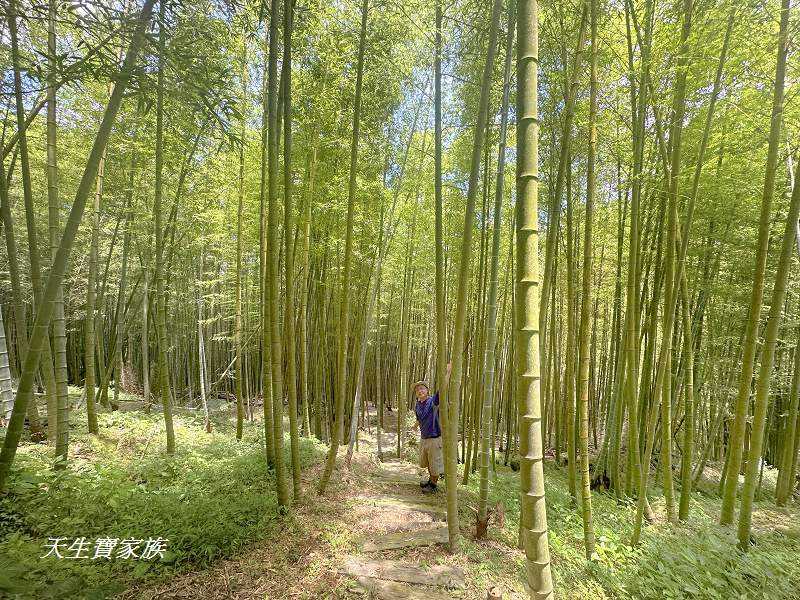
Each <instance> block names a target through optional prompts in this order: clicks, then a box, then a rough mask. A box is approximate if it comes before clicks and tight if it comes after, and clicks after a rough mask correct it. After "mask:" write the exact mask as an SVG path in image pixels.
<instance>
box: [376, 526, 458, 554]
mask: <svg viewBox="0 0 800 600" xmlns="http://www.w3.org/2000/svg"><path fill="white" fill-rule="evenodd" d="M448 541H449V538H448V536H447V526H446V525H444V526H441V527H434V528H428V529H417V530H414V531H398V532H396V533H387V534H384V535H379V536H376V537H373V538H371V539H368V540H365V541H364V542H363V546H362V550H363V551H364V552H380V551H382V550H396V549H398V548H412V547H418V546H433V545H435V544H446V543H447V542H448Z"/></svg>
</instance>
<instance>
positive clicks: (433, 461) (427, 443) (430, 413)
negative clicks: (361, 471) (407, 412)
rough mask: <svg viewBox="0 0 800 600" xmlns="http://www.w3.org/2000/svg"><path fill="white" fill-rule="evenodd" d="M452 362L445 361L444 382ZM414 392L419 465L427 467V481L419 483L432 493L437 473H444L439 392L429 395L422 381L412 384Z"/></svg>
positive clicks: (425, 384) (437, 479) (424, 490)
mask: <svg viewBox="0 0 800 600" xmlns="http://www.w3.org/2000/svg"><path fill="white" fill-rule="evenodd" d="M452 368H453V365H452V363H447V372H446V374H445V383H446V382H447V381H448V380H449V379H450V370H451V369H452ZM414 394H415V395H416V397H417V403H416V406H414V412H415V413H416V415H417V427H419V433H420V437H421V438H422V439H421V440H420V444H419V466H420V467H422V468H423V469H428V475H429V477H428V481H426V482H425V483H421V484H420V485H421V486H422V491H423V492H425V493H427V494H432V493H433V492H435V491H436V489H437V488H436V482H437V481H439V475H441V474H442V473H444V460H443V458H442V428H441V425H440V424H439V392H436V393H435V394H434V395H433V396H431V395H430V388H429V387H428V384H427V383H425V382H424V381H418V382H417V383H415V384H414Z"/></svg>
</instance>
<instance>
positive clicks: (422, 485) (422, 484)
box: [419, 479, 431, 488]
mask: <svg viewBox="0 0 800 600" xmlns="http://www.w3.org/2000/svg"><path fill="white" fill-rule="evenodd" d="M430 484H431V480H430V479H428V481H420V482H419V487H421V488H424V487H425V486H426V485H430Z"/></svg>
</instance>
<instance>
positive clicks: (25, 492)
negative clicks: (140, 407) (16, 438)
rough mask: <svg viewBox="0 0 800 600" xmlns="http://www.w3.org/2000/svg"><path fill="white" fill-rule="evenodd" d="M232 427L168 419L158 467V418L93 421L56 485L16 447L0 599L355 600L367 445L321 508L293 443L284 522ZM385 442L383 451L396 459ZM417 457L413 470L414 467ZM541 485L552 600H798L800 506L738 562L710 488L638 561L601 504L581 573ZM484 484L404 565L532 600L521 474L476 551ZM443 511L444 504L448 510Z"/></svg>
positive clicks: (608, 505)
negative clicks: (142, 554) (62, 552)
mask: <svg viewBox="0 0 800 600" xmlns="http://www.w3.org/2000/svg"><path fill="white" fill-rule="evenodd" d="M75 420H76V421H77V420H78V417H77V416H76V419H75ZM228 421H229V419H228V416H227V415H224V416H220V418H219V419H217V420H216V422H215V427H214V433H212V434H205V433H203V432H202V422H201V421H200V420H198V419H196V418H193V417H183V416H180V417H179V416H176V417H175V425H176V435H177V453H176V455H175V456H174V457H172V458H167V457H166V455H165V453H164V443H165V442H164V432H163V424H162V418H161V416H160V414H158V413H154V414H152V415H145V414H142V413H113V414H103V415H100V424H101V436H100V437H94V436H91V437H90V436H88V435H86V432H85V430H83V431H78V432H77V433H74V435H73V440H72V442H71V463H70V468H69V469H68V470H67V471H62V472H54V471H52V470H51V469H50V462H51V460H52V451H51V450H50V449H48V448H47V447H46V446H44V445H41V444H25V445H23V446H22V447H21V449H20V452H19V455H18V462H17V463H16V465H15V471H14V477H13V480H12V484H11V493H10V494H9V495H7V496H5V497H4V498H2V499H0V528H1V529H0V530H2V531H3V534H2V536H3V537H0V597H6V596H9V597H12V598H105V597H110V596H113V595H115V594H117V593H119V592H122V595H121V596H119V597H120V598H124V599H125V600H128V599H134V598H135V599H137V600H142V599H154V598H161V597H178V596H179V597H200V598H204V599H217V598H220V599H222V598H230V597H237V598H241V599H254V600H255V599H261V598H265V597H268V598H274V599H282V598H303V599H309V600H310V599H316V598H341V599H350V598H356V597H362V596H360V595H359V594H358V593H357V592H356V591H355V590H354V589H353V587H352V582H351V581H350V580H349V579H348V578H346V577H343V576H341V575H339V574H338V573H337V571H336V567H337V565H338V564H339V562H340V561H341V559H342V557H343V556H344V555H346V554H350V553H353V552H357V549H358V543H359V541H360V540H361V539H362V538H363V535H364V533H363V532H364V526H365V524H364V522H363V516H361V513H360V512H359V510H360V509H361V508H363V505H362V504H361V503H359V501H358V500H357V499H356V496H357V495H359V494H360V493H364V492H366V491H369V490H370V488H371V486H374V485H375V483H374V481H373V480H372V478H371V475H370V474H371V473H372V472H373V471H374V469H375V468H376V462H375V458H374V450H375V448H374V444H372V443H371V440H368V439H365V440H364V441H363V443H362V453H357V454H356V456H355V458H354V471H353V472H352V473H350V472H348V471H347V470H346V469H343V468H342V469H339V470H337V472H336V474H335V475H334V478H333V479H332V481H331V486H330V488H329V491H328V492H327V493H326V494H325V495H324V496H317V495H316V494H315V493H314V491H313V489H314V484H315V483H316V481H317V479H318V477H319V474H320V468H321V465H320V459H321V458H322V454H323V452H324V446H322V445H319V444H316V443H315V442H312V441H310V440H306V439H303V440H302V443H301V456H302V460H303V463H304V473H303V490H304V493H303V497H302V498H301V500H300V502H298V503H296V504H295V505H294V506H293V508H292V510H291V511H290V512H289V514H288V515H286V516H284V517H279V516H278V515H277V508H276V503H275V494H274V480H273V475H272V473H271V472H268V471H267V470H266V469H265V465H264V459H263V451H262V441H261V440H260V439H259V434H260V432H261V427H260V425H259V424H248V426H247V427H246V428H245V437H244V440H242V441H241V442H237V441H236V440H235V437H234V432H233V428H232V426H231V425H230V424H229V422H228ZM76 425H78V424H77V423H76ZM78 427H79V429H80V425H78ZM365 437H366V438H369V436H365ZM390 441H391V440H388V439H387V440H385V443H384V445H385V447H387V448H390V447H392V446H393V444H391V443H390ZM413 446H414V444H413V442H412V443H411V444H410V445H409V450H410V452H409V456H408V458H409V460H414V458H415V457H414V456H412V455H413V454H415V453H414V451H413ZM285 448H288V444H286V445H285ZM343 451H344V449H343ZM305 467H308V468H307V469H306V468H305ZM546 478H547V502H548V505H547V508H548V521H549V525H550V547H551V554H552V563H553V573H554V577H555V585H556V588H557V591H558V596H559V597H561V598H570V599H580V598H584V599H605V598H620V599H651V598H652V599H656V598H658V599H661V598H668V599H684V598H701V599H705V598H708V599H715V598H719V599H725V600H727V599H729V598H730V599H738V598H743V599H751V598H752V599H767V600H770V599H775V600H779V599H790V598H792V599H794V598H798V597H800V561H799V560H798V556H800V530H798V523H800V518H799V517H800V515H798V510H797V506H796V505H794V506H793V507H792V508H790V509H778V508H776V507H775V506H774V504H773V503H772V502H771V501H770V499H765V500H764V501H762V502H758V503H756V507H755V511H756V512H755V513H754V518H753V522H754V541H755V545H754V546H753V547H752V548H751V549H750V551H749V552H747V553H746V554H745V553H741V552H740V551H738V550H737V549H736V544H735V538H734V534H735V532H734V529H733V528H722V527H720V526H719V525H718V524H717V518H718V514H719V498H718V497H717V496H716V495H715V494H714V492H713V487H714V486H712V485H705V486H703V487H702V488H701V491H698V492H697V493H695V494H694V495H693V497H692V503H691V518H690V521H689V522H688V523H687V524H682V525H679V526H670V525H668V524H666V523H665V522H664V520H663V518H657V519H656V522H655V523H654V524H651V525H647V526H646V527H645V530H644V534H643V542H642V544H641V546H640V547H638V548H631V547H630V546H629V545H628V541H629V540H630V536H631V531H632V521H633V514H634V511H635V505H634V504H633V503H632V502H630V501H627V502H618V501H617V500H616V499H615V498H614V497H613V496H612V495H610V494H606V493H596V492H595V493H593V494H592V502H593V510H594V524H595V532H596V539H597V543H596V553H597V556H596V559H595V560H594V561H592V562H591V563H587V562H586V560H585V559H584V556H583V526H582V520H581V516H580V512H579V510H578V508H577V507H576V506H574V505H573V503H572V501H571V499H570V496H569V493H568V491H567V489H568V487H567V480H566V474H565V470H564V469H560V468H557V467H556V466H555V465H554V464H552V463H551V462H548V463H547V464H546ZM767 480H768V477H765V481H767ZM478 483H479V482H478V478H477V476H473V477H472V478H471V479H470V483H469V485H468V486H467V487H466V488H460V497H461V502H460V518H461V531H462V534H463V536H462V544H461V548H460V552H459V554H457V555H450V554H448V553H447V552H446V550H445V549H444V548H443V547H434V548H422V549H409V550H408V551H407V553H406V554H405V555H404V558H405V559H407V560H408V561H409V563H410V564H411V563H417V562H422V563H425V564H453V565H457V566H460V567H461V568H463V569H464V570H465V573H466V579H467V589H466V590H463V591H461V592H457V593H456V592H454V597H455V596H458V597H460V598H463V599H467V600H471V599H477V598H481V599H482V598H485V596H486V589H487V588H489V587H490V586H492V585H499V586H500V587H501V588H502V589H503V590H504V592H505V596H504V597H506V598H509V599H515V598H518V599H519V598H527V593H526V590H525V585H524V583H523V582H524V581H525V562H524V555H523V553H522V551H521V550H519V549H518V548H517V532H518V527H519V505H518V490H519V474H518V473H514V472H512V471H510V470H509V469H507V468H506V467H502V466H498V467H497V474H496V477H494V478H493V479H492V482H491V484H490V505H491V506H492V507H496V506H498V505H502V506H503V507H504V508H503V510H495V512H494V513H493V516H492V521H491V522H490V526H489V533H488V538H487V539H484V540H480V541H477V540H475V539H474V533H475V517H474V512H473V509H474V508H475V507H477V497H478ZM767 489H768V488H767V487H766V486H765V490H767ZM372 491H376V490H372ZM767 495H768V494H767V493H766V492H765V496H767ZM439 496H440V499H441V501H442V502H444V494H443V493H441V492H440V494H439ZM651 502H652V505H653V509H654V510H655V511H656V513H657V515H662V514H663V500H662V499H661V497H660V495H659V490H658V489H655V488H654V489H653V490H651ZM501 512H502V513H503V518H502V519H500V518H499V516H500V513H501ZM54 536H61V537H68V538H75V537H81V536H83V537H86V538H87V539H94V538H97V537H109V538H120V539H122V538H126V537H136V538H145V539H146V538H148V537H156V536H160V537H162V538H167V539H168V540H169V542H168V548H169V552H168V553H167V554H166V555H165V557H164V560H163V561H153V562H145V561H133V560H130V561H124V560H114V561H90V560H76V561H70V560H55V559H50V558H48V559H40V556H41V555H42V554H44V552H45V550H44V543H45V542H46V540H47V538H48V537H54Z"/></svg>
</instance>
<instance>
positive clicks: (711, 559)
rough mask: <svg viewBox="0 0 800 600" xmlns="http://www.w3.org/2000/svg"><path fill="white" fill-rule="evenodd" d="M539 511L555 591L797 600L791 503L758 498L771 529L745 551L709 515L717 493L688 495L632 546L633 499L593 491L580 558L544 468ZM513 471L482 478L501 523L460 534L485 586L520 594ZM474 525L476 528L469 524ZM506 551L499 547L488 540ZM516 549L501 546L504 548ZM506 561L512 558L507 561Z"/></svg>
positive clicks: (473, 493)
mask: <svg viewBox="0 0 800 600" xmlns="http://www.w3.org/2000/svg"><path fill="white" fill-rule="evenodd" d="M545 477H546V481H547V517H548V524H549V528H550V548H551V558H552V566H553V573H554V578H555V582H554V583H555V586H556V588H557V590H558V592H559V596H560V597H562V598H587V599H588V598H592V599H602V598H624V599H627V598H631V599H650V598H652V599H662V598H667V599H672V598H674V599H684V598H708V599H717V598H719V599H724V600H728V599H732V598H746V599H751V598H752V599H756V598H758V599H765V600H766V599H775V600H778V599H787V600H788V599H796V598H798V597H800V560H799V559H798V557H800V529H798V522H800V519H799V518H798V517H799V516H800V515H798V511H797V508H796V507H794V508H793V509H791V510H789V509H776V507H775V505H774V504H772V503H771V502H768V501H766V500H764V501H763V502H758V503H756V506H755V509H754V510H755V511H756V512H755V514H754V523H758V522H759V521H760V520H762V521H767V522H768V524H769V526H768V527H764V528H762V529H760V530H758V531H756V533H755V545H753V546H752V547H751V549H750V550H749V551H748V552H747V553H742V552H740V551H739V550H738V549H737V548H736V538H735V528H723V527H720V525H719V524H718V522H717V519H718V516H719V505H720V500H719V498H716V497H713V496H709V495H704V494H700V493H696V494H694V495H693V497H692V501H691V512H690V520H689V522H688V523H686V524H681V525H675V526H670V525H668V524H666V523H664V522H663V519H656V523H654V524H651V525H646V526H645V529H644V532H643V540H642V544H641V546H640V547H638V548H631V547H630V546H629V545H628V543H629V541H630V537H631V533H632V530H633V527H632V522H633V515H634V513H635V510H636V507H635V504H634V503H633V502H618V501H617V500H616V498H615V497H614V496H613V495H610V494H606V493H596V492H595V493H593V494H592V508H593V519H594V527H595V535H596V546H595V549H596V554H597V556H596V558H595V560H593V561H592V562H591V563H587V561H586V560H585V559H584V549H583V521H582V518H581V514H580V510H579V507H575V506H574V505H573V504H572V502H571V499H570V495H569V492H568V485H567V480H566V474H565V472H564V470H563V469H559V468H557V467H555V465H553V464H552V463H548V464H547V465H546V472H545ZM518 482H519V475H518V474H517V473H513V472H511V471H510V470H508V469H506V468H504V467H498V473H497V478H496V479H495V480H494V481H493V482H492V484H491V485H490V501H491V503H492V504H495V503H497V502H501V503H502V504H503V505H504V506H505V522H504V525H503V526H502V527H499V526H498V523H496V522H495V523H494V524H491V525H490V529H489V540H487V541H485V542H475V541H470V540H467V541H466V542H465V544H464V551H465V552H466V553H467V554H468V555H471V556H472V557H473V558H474V559H475V560H476V561H477V562H478V563H479V564H480V565H481V567H480V568H479V569H475V573H476V574H477V576H478V577H481V578H483V580H484V581H483V585H482V587H483V589H486V588H488V587H489V585H490V584H494V583H497V582H502V584H503V585H504V586H506V587H507V588H508V587H509V586H510V587H511V588H512V589H513V590H514V591H517V592H518V593H520V594H522V593H524V588H523V585H522V581H524V579H525V570H524V561H523V554H522V552H521V551H518V550H516V542H517V532H518V527H519V504H518V499H517V494H518V490H519V487H518V485H519V483H518ZM478 483H479V482H478V478H477V477H475V476H473V477H472V478H471V480H470V484H469V486H468V499H467V502H468V503H469V504H471V505H473V506H477V494H478ZM659 491H660V490H653V491H652V492H651V493H653V492H655V494H654V497H655V499H654V500H653V501H652V505H653V509H654V510H655V511H656V512H657V513H659V514H662V513H663V510H662V509H663V499H662V498H661V497H660V496H658V495H657V493H658V492H659ZM473 531H474V527H473ZM497 545H500V546H502V548H503V549H504V550H505V551H504V552H497V548H496V546H497ZM512 548H513V549H514V550H513V551H512V552H510V553H509V550H510V549H512ZM509 558H511V560H509Z"/></svg>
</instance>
